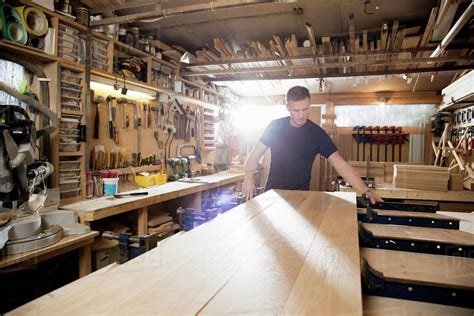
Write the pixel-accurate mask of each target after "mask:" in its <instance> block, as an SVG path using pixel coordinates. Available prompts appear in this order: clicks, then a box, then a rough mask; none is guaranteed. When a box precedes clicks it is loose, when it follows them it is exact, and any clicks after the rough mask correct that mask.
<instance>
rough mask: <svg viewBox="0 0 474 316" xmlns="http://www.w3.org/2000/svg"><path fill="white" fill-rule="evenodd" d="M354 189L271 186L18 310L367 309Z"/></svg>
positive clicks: (332, 311)
mask: <svg viewBox="0 0 474 316" xmlns="http://www.w3.org/2000/svg"><path fill="white" fill-rule="evenodd" d="M357 234H358V232H357V217H356V205H355V194H353V193H324V192H303V191H281V190H275V191H274V190H272V191H268V192H266V193H264V194H262V195H260V196H258V197H256V198H254V199H252V200H250V201H248V202H246V203H244V204H242V205H239V206H237V207H236V208H234V209H232V210H230V211H229V212H226V213H225V214H222V215H220V216H218V217H217V218H215V219H214V220H212V221H210V222H208V223H206V224H204V225H201V226H199V227H197V228H195V229H193V230H191V231H189V232H186V233H182V234H178V235H176V236H172V237H170V238H168V239H166V240H164V241H162V242H160V243H158V246H157V247H156V248H155V249H153V250H151V251H149V252H147V253H146V254H144V255H142V256H140V257H138V258H136V259H134V260H131V261H129V262H127V263H125V264H123V265H117V264H114V265H111V266H109V267H106V268H104V269H102V270H99V271H97V272H95V273H93V274H91V275H89V276H87V277H84V278H82V279H80V280H78V281H76V282H73V283H71V284H69V285H66V286H64V287H62V288H60V289H58V290H56V291H53V292H51V293H49V294H47V295H45V296H42V297H40V298H39V299H36V300H34V301H32V302H30V303H28V304H26V305H24V306H22V307H20V308H18V309H16V310H14V311H13V312H12V314H13V315H25V314H44V315H55V314H62V315H66V314H67V315H71V314H73V315H77V314H83V315H87V314H104V315H105V314H107V315H116V314H128V315H130V314H136V315H145V314H146V315H149V314H162V315H190V314H213V315H216V314H223V313H233V314H243V313H253V314H283V313H286V314H306V315H322V314H324V315H336V314H345V315H349V314H350V315H361V314H362V294H361V284H360V258H359V247H358V238H357Z"/></svg>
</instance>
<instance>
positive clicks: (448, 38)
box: [430, 1, 474, 58]
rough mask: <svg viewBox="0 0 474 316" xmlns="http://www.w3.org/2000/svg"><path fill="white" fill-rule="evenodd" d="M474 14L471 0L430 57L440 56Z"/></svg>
mask: <svg viewBox="0 0 474 316" xmlns="http://www.w3.org/2000/svg"><path fill="white" fill-rule="evenodd" d="M473 14H474V2H472V1H471V3H470V4H469V6H468V7H467V9H466V11H464V13H463V14H462V15H461V16H460V17H459V20H457V22H456V24H454V25H453V27H452V28H451V29H450V30H449V32H448V34H446V36H445V37H444V38H443V40H442V41H441V44H439V45H438V47H436V49H435V50H434V52H433V53H432V54H431V56H430V57H433V58H434V57H438V56H440V55H441V53H443V52H444V50H445V49H446V47H447V46H448V45H449V43H451V41H452V40H453V39H454V38H455V37H456V35H457V34H458V33H459V31H461V29H462V28H463V26H464V25H465V24H466V23H467V22H468V21H469V20H470V19H471V17H472V15H473Z"/></svg>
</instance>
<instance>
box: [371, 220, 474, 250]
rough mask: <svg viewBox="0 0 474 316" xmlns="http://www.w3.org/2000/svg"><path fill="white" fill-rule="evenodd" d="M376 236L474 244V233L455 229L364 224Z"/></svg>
mask: <svg viewBox="0 0 474 316" xmlns="http://www.w3.org/2000/svg"><path fill="white" fill-rule="evenodd" d="M363 225H364V226H365V228H367V229H368V230H369V231H371V232H372V234H373V235H374V236H375V237H384V238H397V239H407V240H424V241H433V242H440V243H449V244H456V245H469V246H472V245H474V234H470V233H466V232H463V231H459V230H454V229H441V228H427V227H413V226H398V225H384V224H367V223H364V224H363Z"/></svg>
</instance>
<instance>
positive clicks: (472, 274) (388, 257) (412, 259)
mask: <svg viewBox="0 0 474 316" xmlns="http://www.w3.org/2000/svg"><path fill="white" fill-rule="evenodd" d="M360 256H361V258H363V259H365V260H367V262H368V263H369V265H370V266H371V267H372V268H374V269H375V270H377V271H379V272H381V273H383V276H384V279H385V280H387V281H397V282H403V283H405V282H413V283H416V284H423V285H435V286H436V285H439V286H447V287H453V288H459V289H467V290H473V289H474V260H472V259H471V258H461V257H453V256H441V255H431V254H424V253H416V252H405V251H393V250H385V249H372V248H361V250H360Z"/></svg>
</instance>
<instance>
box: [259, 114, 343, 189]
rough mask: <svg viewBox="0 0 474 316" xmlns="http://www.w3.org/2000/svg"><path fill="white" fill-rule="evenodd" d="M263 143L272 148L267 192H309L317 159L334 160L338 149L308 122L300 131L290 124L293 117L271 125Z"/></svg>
mask: <svg viewBox="0 0 474 316" xmlns="http://www.w3.org/2000/svg"><path fill="white" fill-rule="evenodd" d="M260 141H261V142H262V143H263V144H264V145H267V146H268V147H270V151H271V155H272V159H271V162H270V172H269V174H268V180H267V183H266V185H265V190H270V189H287V190H309V183H310V180H311V169H312V167H313V161H314V158H315V157H316V156H317V155H318V154H321V155H322V156H324V157H326V158H327V157H329V156H331V155H332V154H333V153H334V152H335V151H336V150H337V148H336V145H334V142H333V141H332V140H331V138H330V137H329V136H328V134H326V132H325V131H324V130H323V129H322V128H321V127H319V126H318V125H316V124H315V123H314V122H312V121H310V120H308V121H307V122H306V123H305V125H303V126H301V127H294V126H291V124H290V117H289V116H288V117H283V118H281V119H276V120H274V121H272V122H271V123H270V124H269V125H268V126H267V128H265V131H264V132H263V134H262V136H261V137H260Z"/></svg>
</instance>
